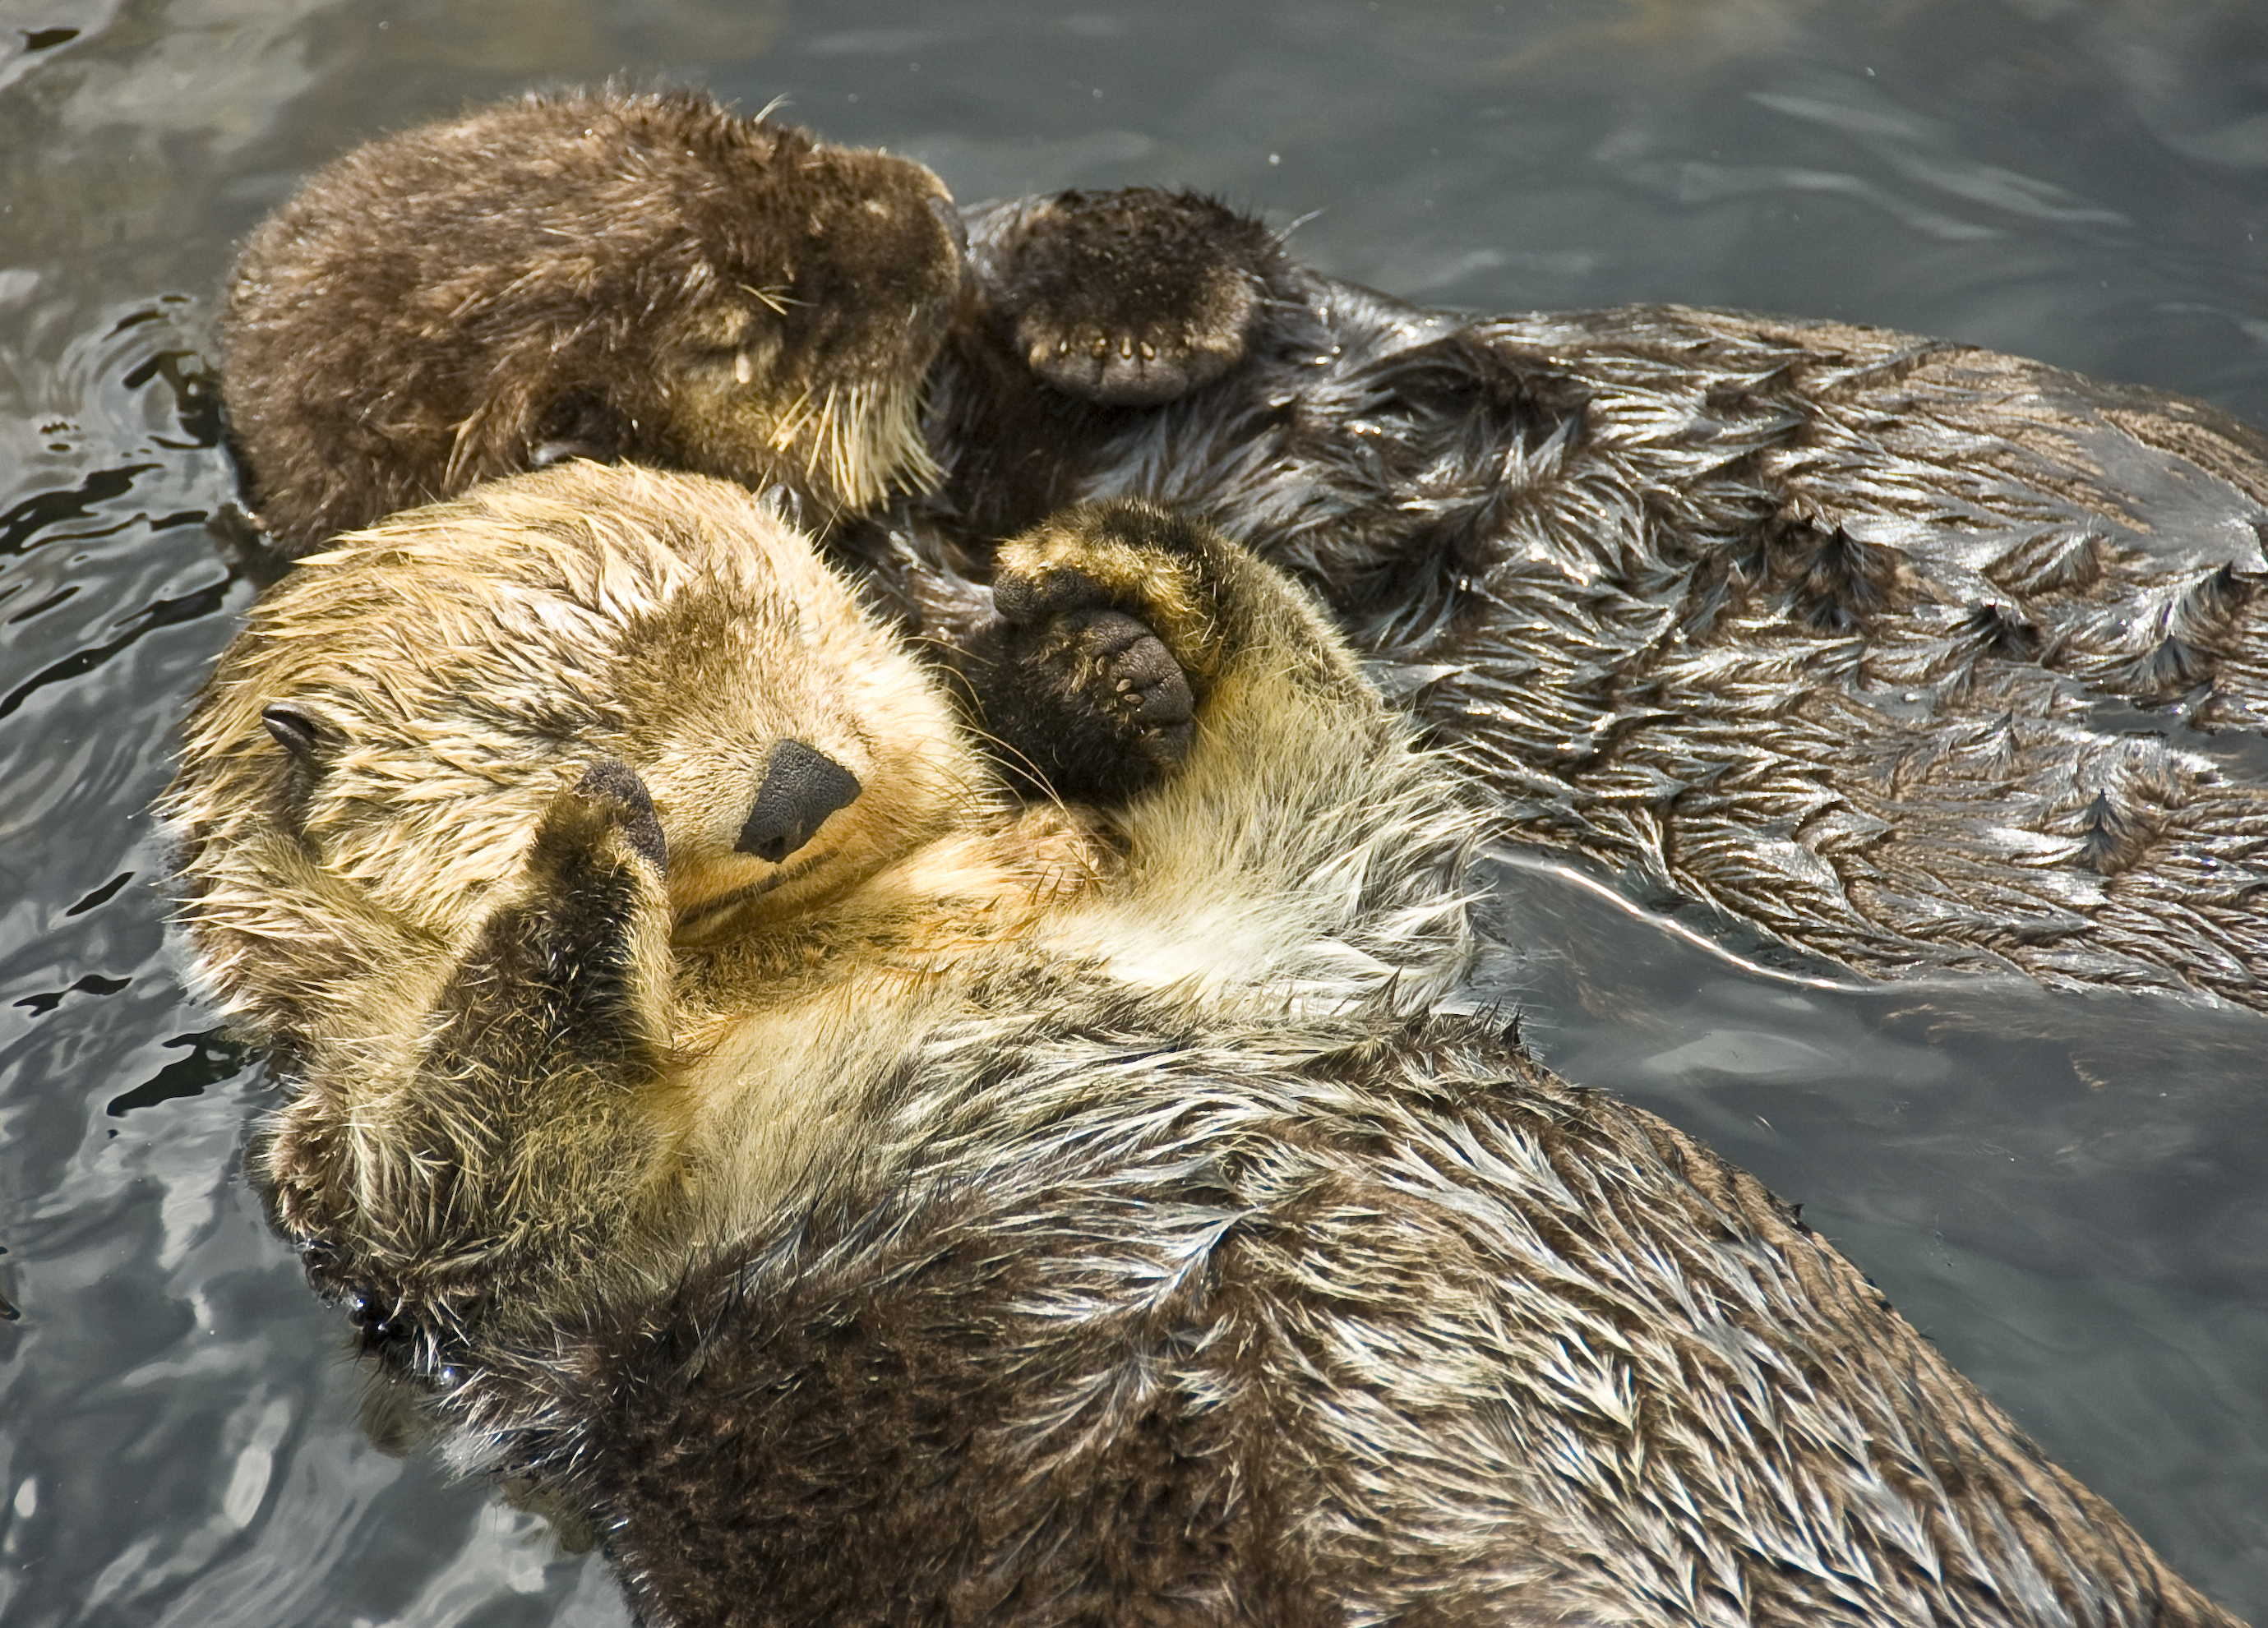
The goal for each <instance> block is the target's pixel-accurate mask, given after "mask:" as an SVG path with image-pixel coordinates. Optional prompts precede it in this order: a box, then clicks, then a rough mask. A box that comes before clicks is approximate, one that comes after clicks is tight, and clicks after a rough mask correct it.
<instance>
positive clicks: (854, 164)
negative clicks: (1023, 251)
mask: <svg viewBox="0 0 2268 1628" xmlns="http://www.w3.org/2000/svg"><path fill="white" fill-rule="evenodd" d="M960 230H961V228H960V222H959V218H958V216H956V215H955V214H954V211H953V210H952V209H951V205H950V201H949V200H948V199H947V198H946V192H945V188H944V187H943V186H942V185H941V184H940V183H939V180H938V179H937V178H936V177H935V176H934V175H932V174H931V173H930V172H929V171H927V170H925V169H924V168H923V167H922V166H921V165H918V164H915V163H913V162H911V161H910V160H908V159H904V158H892V157H889V156H888V155H887V154H883V153H879V152H870V151H865V150H858V149H854V148H840V147H828V146H823V145H821V144H819V143H815V142H814V141H813V140H812V139H811V138H810V136H807V135H806V134H805V133H804V132H803V131H801V130H799V129H796V128H793V127H792V126H784V125H777V124H773V123H770V122H769V121H762V120H751V119H743V118H739V117H736V116H734V115H733V114H728V113H726V112H725V111H724V110H722V109H720V108H718V106H715V105H714V104H712V103H711V102H710V101H709V100H708V99H706V98H704V97H702V96H699V95H697V94H695V93H692V92H676V93H673V94H669V95H663V96H622V95H612V94H609V95H591V96H584V95H563V96H558V97H541V96H531V97H527V98H525V99H521V100H519V101H516V102H511V103H507V104H504V105H503V106H494V107H489V108H485V109H482V110H480V111H477V112H475V113H471V114H467V115H465V116H464V117H462V118H460V119H456V120H453V121H444V122H442V123H438V124H431V125H426V126H423V127H421V128H416V129H413V130H409V131H406V132H404V133H402V134H401V135H397V136H391V137H388V138H387V139H384V140H381V141H377V142H372V143H368V144H367V145H365V146H363V147H360V148H357V150H355V151H353V152H351V153H350V154H349V155H348V156H347V157H345V158H342V159H340V160H339V161H338V162H337V163H335V164H334V165H331V166H330V167H328V169H326V170H324V171H322V172H320V173H319V174H317V175H316V176H314V177H313V179H312V180H310V181H309V182H308V184H307V186H306V187H305V188H304V189H303V190H302V191H301V192H300V194H298V196H297V197H296V198H295V199H293V200H292V202H290V203H288V204H286V205H285V206H284V208H283V209H280V210H278V211H277V212H276V214H275V215H274V216H271V217H270V218H269V220H268V221H267V222H266V223H265V224H262V225H261V227H260V229H259V230H258V231H256V232H255V233H254V235H253V237H252V238H251V239H250V240H249V241H248V242H247V244H246V246H245V247H244V250H243V252H242V253H241V255H240V256H239V260H238V262H237V266H236V268H235V271H234V273H233V275H232V278H231V282H230V284H229V289H228V294H227V298H226V302H225V309H224V312H223V314H222V319H221V325H220V334H219V340H220V359H221V370H222V373H223V376H224V378H225V379H226V380H227V400H228V408H229V420H230V425H231V429H232V434H233V436H234V438H235V443H236V445H237V447H238V449H239V451H240V452H241V454H242V456H243V458H244V461H245V463H246V465H247V468H248V471H249V473H250V477H251V485H252V488H253V490H254V500H255V502H256V504H257V506H258V509H259V511H260V514H261V520H262V522H263V524H265V526H266V528H267V538H266V542H267V544H268V546H269V547H271V548H272V549H273V550H274V551H275V552H276V554H280V555H282V556H283V557H284V558H287V559H289V558H295V557H297V556H298V555H300V554H306V553H307V552H309V551H310V550H311V549H313V548H316V547H319V546H321V545H322V544H323V542H324V541H325V540H326V539H328V538H329V537H330V536H331V535H332V534H333V533H334V532H340V531H343V530H347V529H349V528H350V527H353V526H358V525H366V524H370V523H371V522H372V521H373V520H376V519H378V518H379V517H381V516H383V515H386V514H389V513H392V512H393V511H394V510H397V509H405V508H409V507H410V506H411V505H413V504H416V503H422V502H430V501H431V500H433V499H435V498H438V497H443V496H446V495H451V494H453V493H456V492H460V491H462V490H463V489H464V488H467V487H468V486H469V485H471V484H472V483H473V482H474V481H475V480H487V479H490V478H492V477H494V476H497V475H500V474H505V473H512V472H513V471H516V470H523V469H527V468H529V467H532V466H537V465H540V464H542V463H546V462H549V461H553V460H555V459H556V458H560V457H563V456H567V455H570V454H578V453H579V454H581V455H584V456H588V457H597V458H633V459H637V460H638V461H642V462H646V463H655V464H663V465H667V466H672V467H675V468H681V469H690V470H699V471H704V472H708V473H716V474H722V475H729V476H732V477H733V478H735V479H737V480H742V481H745V482H747V483H749V484H751V485H755V486H764V485H769V484H771V483H773V482H783V483H784V484H786V485H787V486H788V487H790V488H792V489H793V490H794V491H795V492H796V493H797V494H798V495H800V496H801V497H803V498H804V499H805V500H806V502H808V503H809V504H810V505H811V506H812V508H813V510H814V513H816V514H818V515H821V516H824V515H826V514H828V513H830V512H832V511H833V510H837V509H841V508H843V507H846V506H847V507H850V508H854V509H855V508H859V507H863V506H865V505H867V504H870V503H873V502H878V501H879V500H880V498H881V497H882V496H883V495H884V494H885V493H886V492H887V491H888V490H889V489H890V488H892V487H893V486H894V485H899V484H904V483H908V482H918V481H921V480H924V479H926V478H927V477H928V475H929V474H930V473H932V472H931V471H930V470H929V467H928V464H927V455H926V453H925V451H924V448H923V444H922V438H921V434H920V430H919V428H918V424H917V416H916V414H917V403H918V397H919V392H920V386H921V379H922V375H923V372H924V370H925V369H926V368H927V367H928V366H929V363H930V361H931V358H932V356H935V355H936V352H937V348H938V344H939V340H940V338H941V337H942V335H943V333H944V329H945V325H946V322H947V320H949V319H950V318H951V316H952V314H953V310H954V297H955V295H956V294H957V292H958V290H959V288H960V283H961V255H960V250H959V248H958V246H957V243H956V238H957V237H958V235H959V232H960Z"/></svg>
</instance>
